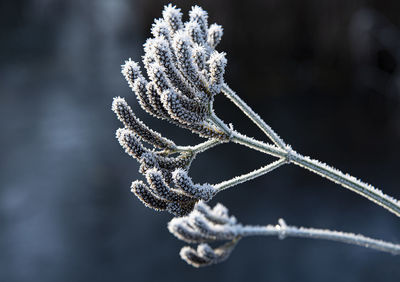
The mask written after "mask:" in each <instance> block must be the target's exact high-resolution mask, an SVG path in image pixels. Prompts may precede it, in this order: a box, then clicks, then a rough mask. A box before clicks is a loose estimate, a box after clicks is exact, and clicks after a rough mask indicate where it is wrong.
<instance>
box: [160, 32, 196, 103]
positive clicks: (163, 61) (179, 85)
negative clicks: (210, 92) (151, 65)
mask: <svg viewBox="0 0 400 282" xmlns="http://www.w3.org/2000/svg"><path fill="white" fill-rule="evenodd" d="M153 45H154V48H153V50H154V57H155V59H156V61H157V63H158V64H159V65H160V66H162V67H163V68H164V72H165V74H166V77H167V78H168V79H169V81H170V83H171V84H172V86H174V87H175V88H176V89H179V90H180V91H181V92H182V93H184V94H185V95H187V96H188V97H191V98H193V97H194V96H195V90H194V89H193V88H192V87H191V86H190V85H189V84H188V83H187V82H186V79H185V78H184V77H183V76H182V74H181V73H180V71H179V70H178V69H177V68H176V66H175V63H174V58H173V57H174V55H173V54H172V53H171V50H170V49H171V47H170V44H169V43H168V41H167V40H166V39H165V38H164V37H161V38H157V39H155V40H154V43H153Z"/></svg>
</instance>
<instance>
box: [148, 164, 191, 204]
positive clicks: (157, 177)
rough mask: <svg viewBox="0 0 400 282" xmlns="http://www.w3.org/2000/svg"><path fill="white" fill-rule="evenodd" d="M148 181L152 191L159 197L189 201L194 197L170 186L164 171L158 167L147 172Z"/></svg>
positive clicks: (173, 200)
mask: <svg viewBox="0 0 400 282" xmlns="http://www.w3.org/2000/svg"><path fill="white" fill-rule="evenodd" d="M146 178H147V182H148V183H149V185H150V188H151V189H152V192H153V193H154V194H156V195H157V196H158V197H159V198H161V199H163V200H166V201H170V202H189V201H193V198H192V197H189V196H186V195H184V194H183V193H182V192H180V191H178V190H176V189H172V188H170V187H169V186H168V185H167V184H166V183H165V181H164V179H163V175H162V173H161V172H160V171H159V170H157V169H156V168H153V169H149V170H148V171H147V173H146Z"/></svg>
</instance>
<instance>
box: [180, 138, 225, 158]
mask: <svg viewBox="0 0 400 282" xmlns="http://www.w3.org/2000/svg"><path fill="white" fill-rule="evenodd" d="M219 144H221V141H220V140H218V139H209V140H207V141H205V142H203V143H200V144H197V145H195V146H177V147H176V151H177V152H192V153H194V154H198V153H202V152H204V151H206V150H208V149H210V148H212V147H215V146H217V145H219Z"/></svg>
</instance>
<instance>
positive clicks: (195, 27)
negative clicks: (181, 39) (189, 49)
mask: <svg viewBox="0 0 400 282" xmlns="http://www.w3.org/2000/svg"><path fill="white" fill-rule="evenodd" d="M185 31H186V34H187V35H189V37H190V38H191V39H192V42H193V43H197V44H199V45H202V46H204V45H205V44H206V41H204V34H203V31H202V30H201V27H200V25H199V23H198V22H196V21H190V22H187V23H186V24H185Z"/></svg>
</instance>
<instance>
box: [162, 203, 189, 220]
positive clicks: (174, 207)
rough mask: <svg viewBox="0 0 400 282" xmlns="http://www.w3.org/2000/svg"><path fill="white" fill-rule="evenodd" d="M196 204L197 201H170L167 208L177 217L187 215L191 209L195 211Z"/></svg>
mask: <svg viewBox="0 0 400 282" xmlns="http://www.w3.org/2000/svg"><path fill="white" fill-rule="evenodd" d="M195 204H196V202H195V201H192V202H186V203H180V202H170V203H168V205H167V208H166V210H167V211H168V212H170V213H171V214H173V215H174V216H177V217H181V216H187V215H188V214H190V212H191V211H193V208H194V205H195Z"/></svg>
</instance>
